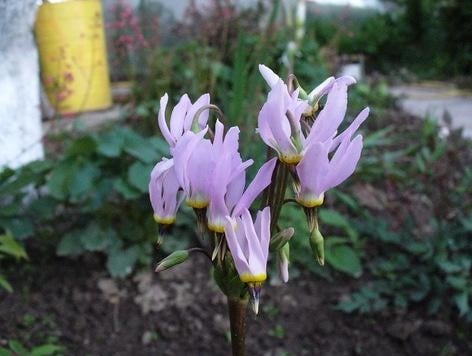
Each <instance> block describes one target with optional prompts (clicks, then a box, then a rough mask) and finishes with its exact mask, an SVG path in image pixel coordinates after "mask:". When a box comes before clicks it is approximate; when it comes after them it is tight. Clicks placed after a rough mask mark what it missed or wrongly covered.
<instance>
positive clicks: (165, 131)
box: [157, 93, 174, 146]
mask: <svg viewBox="0 0 472 356" xmlns="http://www.w3.org/2000/svg"><path fill="white" fill-rule="evenodd" d="M168 101H169V96H168V95H167V93H165V94H164V96H162V97H161V100H160V105H159V113H158V115H157V124H158V125H159V129H160V130H161V133H162V136H163V137H164V139H165V140H166V141H167V143H168V144H169V145H171V146H173V145H174V138H173V137H172V134H171V133H170V131H169V127H168V126H167V122H166V107H167V102H168Z"/></svg>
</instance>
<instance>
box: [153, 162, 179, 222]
mask: <svg viewBox="0 0 472 356" xmlns="http://www.w3.org/2000/svg"><path fill="white" fill-rule="evenodd" d="M179 188H180V186H179V183H178V181H177V177H176V174H175V170H174V162H173V160H172V159H163V160H162V161H160V162H159V163H157V164H156V165H155V166H154V168H153V170H152V172H151V179H150V181H149V198H150V200H151V205H152V208H153V209H154V219H155V220H156V222H157V223H159V224H172V223H174V221H175V215H176V213H177V209H178V208H179V205H180V203H181V202H182V199H183V195H182V194H181V193H180V192H179Z"/></svg>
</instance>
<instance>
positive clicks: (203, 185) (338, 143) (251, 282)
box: [149, 65, 369, 356]
mask: <svg viewBox="0 0 472 356" xmlns="http://www.w3.org/2000/svg"><path fill="white" fill-rule="evenodd" d="M259 70H260V72H261V74H262V76H263V77H264V79H265V80H266V81H267V83H268V84H269V86H270V87H271V89H270V92H269V94H268V96H267V100H266V102H265V103H264V105H263V106H262V108H261V110H260V112H259V116H258V131H257V132H258V134H259V136H260V138H261V139H262V141H264V143H265V144H266V145H268V146H269V147H271V148H272V149H273V150H275V152H276V153H277V157H273V158H272V157H271V152H268V154H267V158H266V162H265V163H264V164H263V165H262V166H261V167H260V168H259V170H258V172H257V174H256V175H255V177H254V179H253V180H252V181H251V182H250V183H249V184H247V182H246V170H247V168H248V167H249V166H250V165H252V164H253V163H254V162H253V160H252V159H248V160H243V158H242V156H241V153H240V152H239V133H240V131H239V128H238V127H230V128H229V129H228V130H227V131H226V133H225V128H224V125H223V124H222V123H221V122H220V121H219V120H216V122H215V124H214V126H212V127H211V128H210V127H209V126H208V125H207V124H208V111H209V110H210V109H213V110H216V112H217V113H219V114H220V116H219V117H224V116H223V114H222V112H221V110H220V109H219V108H218V107H216V106H215V105H212V104H210V103H209V100H210V99H209V96H208V95H206V94H205V95H203V96H201V97H200V98H199V99H198V100H197V101H196V102H195V103H194V104H192V103H191V102H190V100H189V98H188V96H187V95H184V96H182V98H181V99H180V101H179V103H178V104H177V105H176V106H175V107H174V109H173V111H172V114H171V118H170V122H169V125H168V124H167V122H166V119H165V109H166V106H167V102H168V97H167V95H164V96H163V97H162V98H161V108H160V111H159V120H158V121H159V127H160V129H161V131H162V135H163V136H164V138H165V139H166V141H167V142H168V143H169V145H170V153H171V155H172V159H162V160H161V161H160V162H159V163H158V164H156V166H155V167H154V169H153V170H152V172H151V179H150V182H149V195H150V198H151V204H152V207H153V209H154V218H155V220H156V221H157V222H158V223H159V224H167V225H169V224H172V223H173V222H174V221H175V216H176V211H177V209H178V207H179V205H180V204H181V202H182V201H183V200H185V201H186V203H187V204H188V205H189V206H190V207H192V208H193V210H194V212H195V214H196V218H197V219H196V220H197V227H198V230H199V233H200V234H199V235H200V237H201V238H202V239H201V241H200V242H201V243H200V246H198V247H192V248H189V249H185V250H179V251H174V252H173V253H171V254H170V255H169V256H167V257H166V258H164V259H163V260H161V262H160V263H159V264H158V266H157V268H156V271H157V272H161V271H165V270H167V269H169V268H171V267H173V266H176V265H178V264H180V263H184V262H185V261H187V260H188V259H190V257H191V255H192V253H193V252H200V253H203V254H204V255H205V256H206V257H207V258H208V260H209V262H210V263H211V264H212V266H213V278H214V280H215V282H216V284H217V285H218V287H219V288H220V290H221V291H222V292H223V293H224V294H225V295H226V297H227V300H228V310H229V316H230V325H231V340H232V346H233V355H237V356H242V355H244V335H245V320H246V309H247V304H248V302H249V299H250V300H251V301H252V307H253V309H254V311H255V313H257V312H258V308H259V298H260V292H261V287H262V283H263V282H264V281H265V280H266V278H267V261H268V254H269V250H270V252H271V253H272V254H273V255H274V256H275V257H276V260H275V261H276V264H277V269H278V272H279V276H280V279H281V280H282V281H283V282H288V280H289V263H290V242H291V239H292V238H294V232H295V231H294V229H293V228H291V227H287V226H281V225H283V224H282V223H281V221H280V216H281V211H282V209H283V207H284V206H285V203H287V202H296V203H297V205H298V206H299V207H302V208H303V210H304V212H305V214H306V217H307V222H308V228H309V235H308V240H309V245H310V247H311V249H312V251H313V254H314V258H315V259H316V260H317V261H318V263H319V264H320V265H324V238H323V235H322V234H321V232H320V229H319V226H318V220H317V210H318V208H319V206H320V205H321V204H322V203H323V201H324V196H325V193H326V192H327V191H328V190H329V189H331V188H333V187H335V186H337V185H339V184H341V183H342V182H343V181H344V180H346V179H347V178H348V177H349V176H350V175H351V174H353V172H354V170H355V168H356V165H357V163H358V161H359V159H360V156H361V151H362V145H363V142H362V136H361V135H359V134H356V131H357V130H358V129H359V127H360V125H361V124H362V123H363V122H364V121H365V120H366V118H367V117H368V115H369V109H368V108H366V109H364V110H363V111H361V112H360V113H359V115H358V116H357V117H356V118H355V119H354V120H353V122H352V123H351V124H350V125H349V126H348V127H347V128H346V129H345V130H344V131H343V132H341V133H339V132H338V130H339V127H340V126H341V124H342V121H343V120H344V116H345V115H346V110H347V102H348V100H347V99H348V87H349V86H350V85H351V84H353V83H354V82H355V81H354V79H353V78H351V77H341V78H337V79H335V78H334V77H330V78H328V79H327V80H325V81H324V82H323V83H321V85H319V86H318V87H316V88H315V89H313V90H312V91H311V92H309V93H308V94H307V93H306V92H305V91H304V90H303V88H301V87H300V85H299V84H298V82H297V80H296V78H295V76H294V75H289V80H288V83H284V82H283V81H282V80H281V79H280V77H279V76H278V75H276V74H275V73H274V72H273V71H272V70H270V69H269V68H268V67H266V66H263V65H260V66H259ZM325 95H326V96H327V98H326V103H325V105H324V107H321V105H320V103H319V100H320V98H321V97H323V96H325ZM212 122H213V121H212ZM207 133H210V135H208V136H207ZM290 181H292V183H293V188H294V189H293V191H292V192H291V196H288V194H287V187H288V186H289V183H290ZM264 190H265V191H264ZM262 191H264V194H263V199H262V206H266V207H265V208H264V209H263V210H262V211H259V212H258V213H257V215H256V218H255V221H254V220H253V218H252V217H251V214H250V209H251V205H254V204H253V203H254V201H255V199H256V198H257V196H258V195H259V194H261V193H262ZM292 246H293V245H292ZM328 261H329V260H328Z"/></svg>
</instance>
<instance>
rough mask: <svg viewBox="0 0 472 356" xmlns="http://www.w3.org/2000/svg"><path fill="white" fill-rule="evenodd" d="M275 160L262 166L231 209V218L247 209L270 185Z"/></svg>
mask: <svg viewBox="0 0 472 356" xmlns="http://www.w3.org/2000/svg"><path fill="white" fill-rule="evenodd" d="M276 162H277V158H276V157H274V158H272V159H271V160H269V161H267V162H266V163H264V164H263V165H262V167H261V168H260V169H259V171H258V172H257V174H256V176H255V177H254V179H253V181H252V182H251V184H249V186H248V187H247V189H246V191H245V192H244V193H243V195H242V196H241V199H239V202H238V203H237V204H236V206H235V207H234V209H233V212H232V216H238V215H240V214H241V213H242V211H243V210H244V209H248V208H249V207H250V206H251V204H252V202H253V201H254V199H256V198H257V196H258V195H259V194H260V193H261V192H262V191H263V190H264V189H265V188H266V187H267V186H268V185H269V184H270V182H271V179H272V172H273V171H274V168H275V164H276Z"/></svg>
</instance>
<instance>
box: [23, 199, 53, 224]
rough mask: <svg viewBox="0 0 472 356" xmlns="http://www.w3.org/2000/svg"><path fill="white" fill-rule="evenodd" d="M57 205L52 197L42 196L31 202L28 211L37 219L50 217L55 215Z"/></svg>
mask: <svg viewBox="0 0 472 356" xmlns="http://www.w3.org/2000/svg"><path fill="white" fill-rule="evenodd" d="M57 205H58V204H57V201H56V199H54V198H53V197H50V196H43V197H40V198H38V199H36V200H35V201H33V202H32V203H31V205H30V206H29V209H28V210H29V211H28V213H30V214H31V215H32V216H34V217H35V218H37V219H41V220H47V219H51V218H53V217H54V215H55V212H56V208H57Z"/></svg>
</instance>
